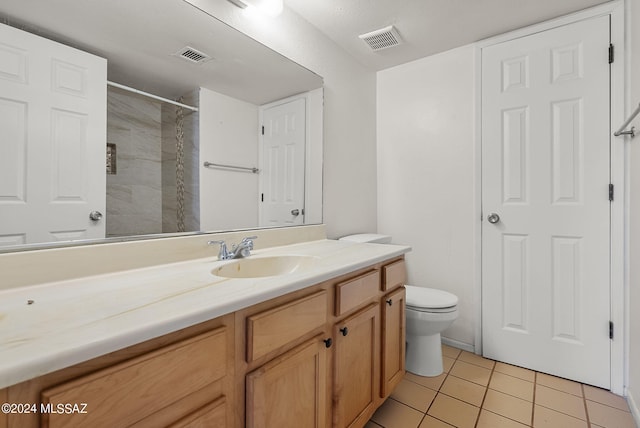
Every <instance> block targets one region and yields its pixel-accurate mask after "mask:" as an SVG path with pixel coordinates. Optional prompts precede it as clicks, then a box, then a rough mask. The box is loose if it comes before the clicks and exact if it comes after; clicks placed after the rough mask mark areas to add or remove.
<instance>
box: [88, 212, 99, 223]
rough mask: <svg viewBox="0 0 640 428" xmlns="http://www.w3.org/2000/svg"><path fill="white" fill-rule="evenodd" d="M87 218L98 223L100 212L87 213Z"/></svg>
mask: <svg viewBox="0 0 640 428" xmlns="http://www.w3.org/2000/svg"><path fill="white" fill-rule="evenodd" d="M89 218H90V219H91V221H100V220H102V213H101V212H100V211H91V212H90V213H89Z"/></svg>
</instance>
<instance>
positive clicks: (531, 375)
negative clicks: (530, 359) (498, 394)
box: [494, 362, 536, 382]
mask: <svg viewBox="0 0 640 428" xmlns="http://www.w3.org/2000/svg"><path fill="white" fill-rule="evenodd" d="M494 371H496V372H500V373H504V374H506V375H509V376H513V377H517V378H518V379H522V380H528V381H529V382H535V381H536V372H534V371H533V370H529V369H524V368H522V367H518V366H512V365H511V364H505V363H501V362H496V368H495V369H494Z"/></svg>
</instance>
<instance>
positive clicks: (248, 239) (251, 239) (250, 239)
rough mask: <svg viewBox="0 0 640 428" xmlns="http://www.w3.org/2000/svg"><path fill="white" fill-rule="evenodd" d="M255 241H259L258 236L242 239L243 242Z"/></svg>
mask: <svg viewBox="0 0 640 428" xmlns="http://www.w3.org/2000/svg"><path fill="white" fill-rule="evenodd" d="M254 239H258V237H257V236H247V237H246V238H242V241H241V242H248V241H253V240H254Z"/></svg>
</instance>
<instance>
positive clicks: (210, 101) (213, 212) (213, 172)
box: [199, 88, 259, 231]
mask: <svg viewBox="0 0 640 428" xmlns="http://www.w3.org/2000/svg"><path fill="white" fill-rule="evenodd" d="M199 109H200V111H199V114H200V196H201V197H200V230H205V231H206V230H229V229H238V228H249V227H255V226H256V225H257V224H258V177H259V176H258V174H252V173H251V172H241V171H231V170H225V169H219V168H205V167H203V166H202V164H203V163H204V162H206V161H208V162H213V163H221V164H226V165H238V166H247V167H257V166H258V107H257V106H255V105H253V104H250V103H247V102H244V101H240V100H237V99H235V98H231V97H228V96H226V95H222V94H219V93H217V92H214V91H211V90H209V89H205V88H201V89H200V105H199Z"/></svg>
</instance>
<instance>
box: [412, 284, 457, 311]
mask: <svg viewBox="0 0 640 428" xmlns="http://www.w3.org/2000/svg"><path fill="white" fill-rule="evenodd" d="M405 288H406V289H407V306H409V307H412V308H422V309H442V308H450V307H452V306H456V305H457V304H458V296H456V295H455V294H451V293H448V292H446V291H443V290H436V289H434V288H425V287H416V286H413V285H406V286H405Z"/></svg>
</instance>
